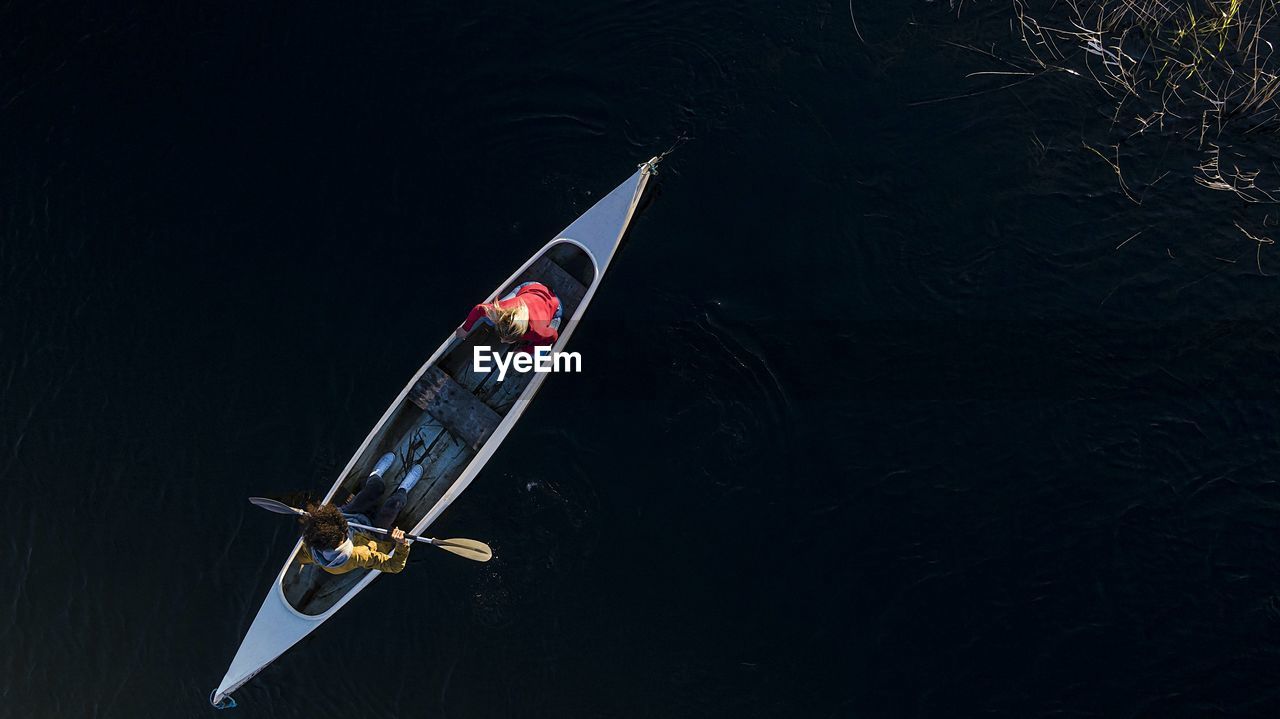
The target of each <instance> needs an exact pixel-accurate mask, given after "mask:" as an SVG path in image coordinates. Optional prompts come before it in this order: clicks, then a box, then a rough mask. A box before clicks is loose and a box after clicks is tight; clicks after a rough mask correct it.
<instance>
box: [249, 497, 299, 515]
mask: <svg viewBox="0 0 1280 719" xmlns="http://www.w3.org/2000/svg"><path fill="white" fill-rule="evenodd" d="M249 504H252V505H254V506H257V507H262V508H263V509H265V510H267V511H268V512H275V513H276V514H300V515H303V516H306V514H307V513H306V512H304V511H302V510H301V509H295V508H293V507H290V506H289V505H287V504H285V503H284V502H277V501H276V500H274V499H267V498H266V497H250V498H249Z"/></svg>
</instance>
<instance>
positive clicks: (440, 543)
mask: <svg viewBox="0 0 1280 719" xmlns="http://www.w3.org/2000/svg"><path fill="white" fill-rule="evenodd" d="M249 502H250V503H251V504H254V505H255V506H258V507H262V508H263V509H265V510H268V511H271V512H275V513H276V514H296V515H298V516H300V517H308V516H310V515H309V514H307V513H306V512H305V511H304V510H301V509H298V508H297V507H290V506H289V505H287V504H285V503H284V502H277V501H276V500H274V499H267V498H266V497H250V498H249ZM347 524H348V525H349V526H352V527H355V528H356V529H364V530H367V531H370V532H377V533H379V534H387V535H389V534H391V530H390V529H383V528H381V527H370V526H369V525H367V524H359V523H356V522H347ZM404 538H405V539H407V540H409V541H411V542H422V543H423V544H431V545H434V546H437V547H454V546H457V545H455V544H452V543H450V542H449V540H447V539H435V538H433V537H420V536H418V535H416V534H406V535H404Z"/></svg>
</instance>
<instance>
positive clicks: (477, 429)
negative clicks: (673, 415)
mask: <svg viewBox="0 0 1280 719" xmlns="http://www.w3.org/2000/svg"><path fill="white" fill-rule="evenodd" d="M594 280H595V266H594V265H593V263H592V262H591V258H590V257H589V256H588V255H587V253H586V252H585V251H584V250H582V248H580V247H578V246H577V245H574V244H572V243H568V242H559V243H556V244H553V245H551V246H550V247H549V248H547V249H546V250H544V251H543V253H542V254H541V255H540V256H539V257H538V258H537V259H535V260H534V261H533V262H532V263H531V264H530V265H529V266H528V267H527V268H526V269H525V271H524V272H522V273H520V275H519V276H518V277H517V278H516V279H515V280H514V281H513V282H512V283H511V284H509V285H507V286H505V287H503V288H502V289H501V290H500V291H499V292H498V296H499V297H501V296H502V295H504V294H506V293H507V292H509V291H510V290H511V288H512V287H514V286H515V285H518V284H520V283H522V282H531V281H535V282H541V283H543V284H545V285H547V286H548V287H550V288H551V290H552V291H553V292H555V294H556V296H557V297H559V298H560V301H561V302H562V303H563V304H564V319H563V320H562V326H561V329H562V330H563V329H564V327H565V324H563V323H567V322H568V321H569V318H571V317H573V315H574V313H575V312H576V311H577V309H578V306H579V305H580V304H581V303H582V298H583V295H584V294H585V293H586V290H587V288H588V287H590V286H591V283H592V281H594ZM477 344H487V345H490V346H493V347H496V346H497V345H498V342H497V340H496V339H495V337H494V335H493V330H492V328H489V327H482V328H479V329H477V330H476V331H474V332H472V333H471V335H469V336H468V337H467V339H466V340H465V341H464V342H462V343H459V344H458V345H457V346H455V347H454V348H452V349H451V350H450V351H449V352H448V353H446V354H445V355H444V356H442V357H441V358H440V359H439V360H438V361H437V362H436V363H435V364H434V365H433V366H432V367H428V368H426V370H424V372H423V373H422V374H421V375H419V376H418V377H417V378H416V382H415V385H414V388H413V389H412V390H411V391H410V392H409V394H408V395H407V396H406V397H405V398H404V399H403V400H401V401H400V403H399V405H398V406H397V407H396V409H395V411H394V412H393V413H392V414H391V415H390V416H389V417H388V418H387V421H386V422H384V423H383V424H382V426H381V427H379V428H378V431H377V433H376V434H375V436H374V438H373V441H371V442H370V443H369V444H368V446H367V448H366V449H365V451H364V453H363V454H362V455H361V456H360V457H359V459H358V460H357V461H356V462H355V464H353V465H352V468H351V471H350V472H348V473H347V475H345V476H344V477H342V478H341V480H340V481H339V485H340V486H339V488H338V490H337V491H336V492H335V493H334V495H333V501H334V502H337V503H342V502H345V501H346V500H347V498H348V497H349V496H350V495H352V494H353V493H355V491H356V490H357V489H358V488H359V486H360V484H361V483H362V482H363V481H364V478H365V477H367V476H368V474H369V470H370V469H372V468H373V465H374V464H375V463H376V462H377V461H378V458H379V457H381V456H382V455H383V454H386V453H387V452H395V454H396V462H395V464H394V465H393V466H392V468H391V469H390V470H389V471H388V472H387V474H386V476H385V477H384V478H385V479H386V480H387V493H388V495H389V494H390V493H391V492H392V491H394V490H395V488H396V487H398V486H399V485H400V480H401V479H403V478H404V475H405V473H406V472H407V471H408V470H409V468H410V467H412V466H413V465H414V464H415V463H417V464H421V465H422V468H423V470H424V472H423V476H422V479H421V480H420V481H419V482H418V484H417V486H415V487H414V488H413V491H412V492H411V493H410V496H409V501H408V502H407V503H406V504H405V508H404V510H403V511H402V512H401V513H400V516H399V517H398V518H397V519H396V526H397V527H401V528H403V529H406V530H408V529H411V528H412V527H414V526H415V525H416V524H417V523H418V522H419V520H421V519H422V517H424V516H425V515H426V514H427V512H428V511H430V509H431V508H432V507H433V506H434V505H435V503H436V502H437V501H438V500H439V499H440V497H441V496H442V495H443V494H444V493H445V491H447V490H448V489H449V487H450V485H452V484H453V482H454V481H455V480H456V479H457V478H458V477H459V476H460V475H461V474H462V472H463V470H465V469H466V468H467V465H468V464H470V462H471V460H472V459H473V458H474V457H475V456H476V454H477V453H478V452H479V451H480V450H481V449H482V448H483V447H484V444H485V443H486V442H487V441H489V440H488V436H489V434H490V433H491V432H492V431H493V428H494V427H495V426H496V424H497V422H498V421H501V418H502V417H505V416H506V414H507V412H509V411H510V410H511V408H512V406H514V404H515V401H516V400H517V399H519V398H520V396H521V394H522V393H523V392H524V390H525V388H526V387H527V386H528V384H529V380H530V378H532V377H533V374H532V373H527V374H522V373H518V372H512V371H509V372H508V373H507V376H506V379H505V380H504V381H502V382H498V376H497V371H496V370H493V371H490V372H487V373H480V372H475V371H473V370H472V368H471V360H472V347H474V346H475V345H477ZM384 499H385V497H384ZM418 551H422V549H421V548H419V549H418ZM368 571H369V570H366V569H357V570H355V571H351V572H348V573H346V574H341V575H333V574H328V573H326V572H324V571H323V570H321V569H318V568H317V567H315V566H314V565H309V564H308V565H303V564H300V563H299V562H298V558H297V557H294V558H293V559H292V560H291V564H290V566H289V570H288V571H287V572H285V574H284V579H283V588H284V595H285V598H286V599H287V600H288V602H289V604H291V605H292V606H293V608H294V609H297V610H298V611H300V612H302V613H303V614H308V615H313V616H314V615H319V614H323V613H324V612H326V611H328V610H329V609H330V608H332V607H333V606H334V604H336V603H337V602H338V601H339V600H340V599H342V597H343V596H345V595H346V594H347V593H348V592H349V591H351V590H352V588H353V587H355V586H356V584H358V583H359V582H360V580H361V579H363V578H364V576H365V575H366V573H367V572H368Z"/></svg>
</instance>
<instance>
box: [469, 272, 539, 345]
mask: <svg viewBox="0 0 1280 719" xmlns="http://www.w3.org/2000/svg"><path fill="white" fill-rule="evenodd" d="M563 316H564V307H563V306H562V305H561V304H560V298H558V297H556V296H555V293H553V292H552V291H551V290H550V289H549V288H548V287H547V286H546V285H544V284H542V283H541V282H525V283H524V284H522V285H519V286H517V287H516V288H515V289H514V290H512V291H511V292H509V293H507V295H506V296H505V297H503V298H502V299H500V300H498V301H497V302H493V303H491V304H479V305H476V306H475V307H473V308H471V312H470V313H469V314H468V315H467V319H466V320H464V321H463V323H462V324H461V325H460V326H459V327H458V329H457V331H456V332H455V334H456V335H457V336H458V337H465V336H466V335H467V333H469V332H471V330H473V329H475V327H476V324H477V323H482V322H487V323H489V324H490V325H491V326H492V327H493V328H494V330H495V331H496V332H497V333H498V339H499V340H501V341H502V342H504V343H511V342H518V343H519V345H518V346H517V347H516V351H517V352H529V353H532V352H533V350H534V348H536V347H544V346H545V347H550V346H551V345H553V344H555V341H556V338H558V337H559V336H560V320H561V318H562V317H563Z"/></svg>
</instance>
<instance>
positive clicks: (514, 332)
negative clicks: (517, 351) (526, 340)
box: [484, 302, 529, 342]
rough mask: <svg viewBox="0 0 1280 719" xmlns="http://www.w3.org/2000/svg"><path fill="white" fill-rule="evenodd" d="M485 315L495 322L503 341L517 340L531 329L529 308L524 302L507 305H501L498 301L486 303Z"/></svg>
mask: <svg viewBox="0 0 1280 719" xmlns="http://www.w3.org/2000/svg"><path fill="white" fill-rule="evenodd" d="M484 316H485V317H488V318H489V321H490V322H492V323H493V326H494V327H495V328H496V329H497V330H498V339H500V340H502V341H503V342H515V341H516V340H518V339H520V338H521V337H524V334H525V333H526V332H528V331H529V308H528V307H526V306H525V304H524V303H523V302H516V303H514V304H512V305H509V306H507V307H499V306H498V303H497V302H495V303H493V304H491V305H485V308H484Z"/></svg>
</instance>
